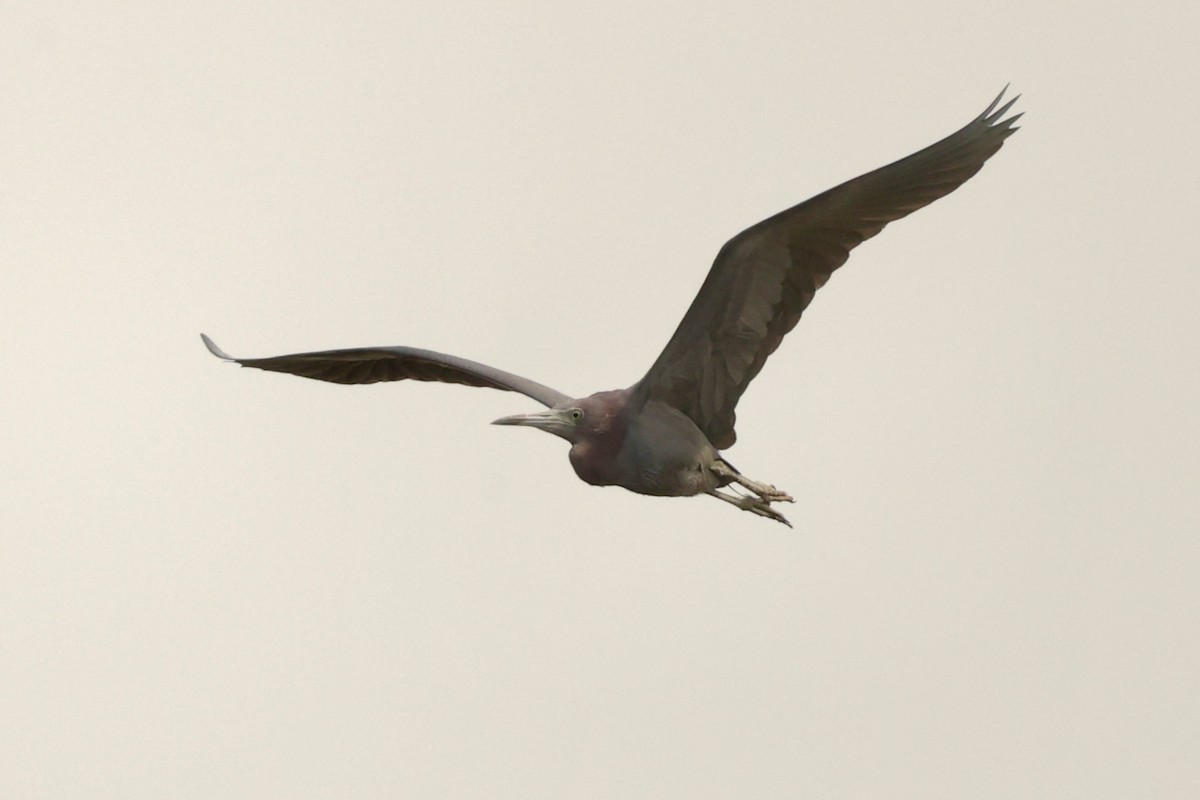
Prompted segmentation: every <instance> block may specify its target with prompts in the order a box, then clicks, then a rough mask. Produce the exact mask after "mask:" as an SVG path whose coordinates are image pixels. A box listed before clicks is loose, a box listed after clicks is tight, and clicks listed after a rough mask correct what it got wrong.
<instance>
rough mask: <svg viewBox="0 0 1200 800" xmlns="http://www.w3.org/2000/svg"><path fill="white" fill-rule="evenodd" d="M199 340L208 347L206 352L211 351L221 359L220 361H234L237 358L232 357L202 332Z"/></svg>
mask: <svg viewBox="0 0 1200 800" xmlns="http://www.w3.org/2000/svg"><path fill="white" fill-rule="evenodd" d="M200 340H201V341H202V342H204V346H205V347H207V348H208V352H210V353H212V354H213V355H214V356H216V357H217V358H219V359H221V360H222V361H234V362H236V361H237V359H236V358H234V357H233V356H231V355H229V353H226V352H225V351H224V350H222V349H221V348H219V347H217V343H216V342H214V341H213V340H212V339H210V338H208V335H207V334H204V333H202V334H200Z"/></svg>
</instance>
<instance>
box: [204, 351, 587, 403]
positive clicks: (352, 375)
mask: <svg viewBox="0 0 1200 800" xmlns="http://www.w3.org/2000/svg"><path fill="white" fill-rule="evenodd" d="M200 338H201V339H203V340H204V345H205V346H206V347H207V348H208V349H209V352H211V353H212V354H213V355H214V356H216V357H217V358H220V359H224V360H225V361H233V362H235V363H238V364H241V365H242V366H243V367H254V368H255V369H265V370H268V371H270V372H287V373H290V374H292V375H299V376H301V377H304V378H312V379H314V380H318V381H329V382H331V383H379V382H380V381H408V380H412V381H437V382H439V383H460V384H462V385H463V386H484V387H487V388H489V389H501V390H503V391H506V392H519V393H521V394H523V395H525V396H527V397H532V398H533V399H534V400H537V401H538V402H539V403H541V404H542V405H544V406H547V407H551V406H555V405H557V404H559V403H563V402H566V401H568V400H570V399H571V398H570V397H568V396H567V395H565V394H563V393H561V392H556V391H555V390H554V389H551V388H550V387H548V386H543V385H542V384H540V383H537V382H536V381H531V380H529V379H528V378H522V377H521V376H519V375H513V374H512V373H511V372H505V371H504V370H502V369H496V368H495V367H489V366H487V365H486V364H480V363H477V362H475V361H468V360H467V359H465V358H459V357H458V356H448V355H446V354H444V353H435V352H433V351H432V350H420V349H417V348H415V347H361V348H355V349H353V350H324V351H321V352H318V353H294V354H292V355H286V356H274V357H272V358H234V357H233V356H231V355H229V354H228V353H226V352H225V351H224V350H222V349H221V348H219V347H217V345H216V343H215V342H214V341H213V340H212V339H210V338H208V337H207V336H205V335H204V334H203V333H202V334H200Z"/></svg>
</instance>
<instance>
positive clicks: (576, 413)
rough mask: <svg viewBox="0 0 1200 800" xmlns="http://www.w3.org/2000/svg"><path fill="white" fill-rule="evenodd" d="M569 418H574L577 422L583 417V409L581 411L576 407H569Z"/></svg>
mask: <svg viewBox="0 0 1200 800" xmlns="http://www.w3.org/2000/svg"><path fill="white" fill-rule="evenodd" d="M571 419H573V420H575V421H577V422H578V421H579V420H581V419H583V411H582V409H578V408H572V409H571Z"/></svg>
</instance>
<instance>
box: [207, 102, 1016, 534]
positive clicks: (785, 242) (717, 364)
mask: <svg viewBox="0 0 1200 800" xmlns="http://www.w3.org/2000/svg"><path fill="white" fill-rule="evenodd" d="M1007 89H1008V87H1005V89H1004V90H1002V91H1001V92H1000V94H999V95H997V97H996V99H995V100H993V101H992V102H991V104H990V105H988V107H987V108H986V109H985V110H984V112H983V113H982V114H980V115H979V116H978V117H976V118H975V119H973V120H972V121H971V122H969V123H967V124H966V125H965V126H963V127H962V128H960V129H959V130H958V131H956V132H955V133H952V134H950V135H949V136H947V137H946V138H944V139H941V140H940V141H938V142H936V143H934V144H932V145H930V146H929V147H926V148H925V149H923V150H920V151H918V152H916V153H913V154H912V155H910V156H908V157H906V158H902V159H900V160H899V161H895V162H893V163H891V164H888V165H887V166H884V167H880V168H879V169H876V170H874V171H872V172H868V173H866V174H864V175H860V176H859V177H857V178H854V179H852V180H849V181H846V182H845V183H842V184H840V185H838V186H835V187H834V188H832V189H829V190H828V191H825V192H822V193H821V194H818V195H816V196H815V197H812V198H810V199H808V200H806V201H804V202H802V203H800V204H799V205H796V206H793V207H791V208H789V209H787V210H785V211H782V212H780V213H778V214H776V215H774V216H772V217H769V218H767V219H765V220H763V221H762V222H759V223H757V224H756V225H753V226H751V227H749V228H747V229H746V230H744V231H742V232H741V233H739V234H738V235H736V236H734V237H733V238H732V239H730V240H729V241H728V242H726V243H725V245H724V246H723V247H722V248H721V249H720V251H719V252H718V253H717V257H716V259H715V260H714V262H713V264H712V267H711V268H710V269H709V272H708V276H707V278H705V280H704V283H703V284H702V285H701V287H700V291H699V293H698V294H697V295H696V297H695V299H694V300H693V301H692V304H691V306H690V307H689V308H688V310H687V312H686V313H685V314H684V316H683V319H682V321H680V323H679V326H678V327H677V328H676V329H675V333H674V334H673V335H672V336H671V338H670V340H669V341H668V342H667V345H666V347H665V348H664V349H663V350H662V352H661V353H660V354H659V356H658V358H657V359H656V360H655V361H654V363H653V364H651V366H650V369H649V370H648V371H647V372H646V374H645V375H644V376H643V377H642V379H641V380H639V381H638V382H637V383H635V384H633V385H632V386H630V387H628V388H626V389H615V390H611V391H602V392H597V393H595V394H591V395H588V396H586V397H579V398H575V397H571V396H570V395H567V394H563V393H562V392H560V391H557V390H555V389H551V388H550V387H548V386H545V385H543V384H541V383H538V382H536V381H533V380H530V379H529V378H524V377H521V376H519V375H514V374H513V373H511V372H505V371H504V370H501V369H497V368H496V367H491V366H488V365H486V364H480V363H478V362H475V361H470V360H468V359H465V358H460V357H459V356H453V355H447V354H445V353H438V352H434V351H432V350H423V349H419V348H416V347H403V346H401V347H363V348H353V349H347V350H324V351H320V352H311V353H294V354H291V355H282V356H273V357H270V358H234V357H233V356H231V355H229V354H227V353H226V352H225V351H224V350H222V349H221V348H220V347H218V346H217V345H216V343H215V342H213V340H212V339H210V338H209V337H208V336H206V335H205V334H203V333H202V334H200V337H201V339H202V340H203V341H204V344H205V345H206V346H207V347H208V349H209V350H210V351H211V352H212V354H213V355H215V356H217V357H218V358H220V359H223V360H225V361H230V362H235V363H237V364H241V365H242V366H244V367H254V368H255V369H262V370H268V371H271V372H285V373H289V374H292V375H300V376H302V377H305V378H313V379H315V380H320V381H330V382H332V383H341V384H365V383H378V382H381V381H402V380H416V381H436V382H441V383H456V384H462V385H465V386H479V387H487V388H491V389H500V390H503V391H508V392H517V393H519V394H523V395H525V396H526V397H529V398H530V399H532V400H535V401H537V402H538V403H540V404H542V405H543V406H545V407H546V408H545V410H541V411H535V412H532V413H523V414H513V415H511V416H506V417H501V418H500V419H497V420H495V421H494V422H493V423H492V424H493V425H522V426H526V427H530V428H536V429H538V430H542V431H545V432H547V433H551V434H554V435H555V436H558V437H560V438H562V439H565V440H567V442H568V443H570V445H571V449H570V452H569V458H570V461H571V466H572V467H574V469H575V473H576V474H577V475H578V476H579V477H580V478H581V479H582V480H584V481H586V482H587V483H589V484H592V485H594V486H620V487H623V488H625V489H628V490H629V491H632V492H637V493H639V494H644V495H654V496H661V497H690V496H696V495H701V494H705V495H710V496H712V497H716V498H718V499H720V500H723V501H724V502H726V503H729V504H731V505H733V506H735V507H736V508H739V509H742V510H743V511H749V512H751V513H753V514H756V515H758V516H760V517H765V518H767V519H771V520H775V521H776V522H780V523H783V524H784V525H787V526H788V527H791V523H790V522H788V520H787V518H786V517H784V515H783V514H782V513H780V512H779V511H778V510H777V509H776V508H774V507H773V504H775V503H784V502H786V503H792V502H795V501H794V499H793V498H792V496H791V495H790V494H788V493H787V492H785V491H781V490H779V489H776V488H775V486H773V485H772V484H769V483H765V482H762V481H757V480H753V479H751V478H748V477H746V476H745V475H743V474H742V473H741V472H740V471H739V470H738V469H737V468H736V467H734V466H733V464H732V463H730V461H729V460H728V459H727V458H726V457H725V455H724V454H723V451H725V450H728V449H729V448H730V447H732V446H733V444H734V442H735V441H736V439H737V434H736V433H735V430H734V428H735V422H736V417H735V414H734V411H735V408H736V406H737V403H738V400H739V399H740V398H741V396H742V393H743V392H745V391H746V387H747V386H748V385H749V384H750V382H751V381H752V380H754V378H755V376H757V375H758V373H759V371H760V370H761V369H762V368H763V365H764V364H765V363H766V361H767V358H768V357H769V356H770V355H771V354H772V353H774V352H775V350H776V349H777V348H778V347H779V345H780V343H781V342H782V341H783V337H784V336H785V335H787V333H788V332H789V331H791V330H792V328H794V327H795V326H796V323H797V322H799V320H800V315H801V314H802V313H803V312H804V310H805V309H806V308H807V307H808V304H809V303H810V302H812V299H813V296H814V295H815V294H816V292H817V290H818V289H820V288H821V287H822V286H824V285H825V283H826V281H828V280H829V277H830V275H831V274H832V273H833V271H834V270H836V269H837V268H838V267H840V266H841V265H842V264H843V263H845V261H846V259H847V258H848V257H849V254H850V251H851V250H853V249H854V248H855V247H857V246H858V245H860V244H862V243H863V242H864V241H866V240H867V239H870V238H871V237H872V236H874V235H875V234H877V233H879V232H880V231H881V230H883V228H884V226H886V225H887V224H888V223H889V222H893V221H895V220H898V219H900V218H901V217H905V216H907V215H909V214H911V213H912V212H914V211H916V210H917V209H919V208H922V207H924V206H927V205H929V204H930V203H932V202H933V201H934V200H937V199H938V198H940V197H943V196H945V195H947V194H949V193H950V192H952V191H954V190H955V189H957V188H958V187H959V186H961V185H962V184H963V183H964V182H965V181H966V180H967V179H968V178H970V177H971V176H973V175H974V174H975V173H977V172H978V171H979V170H980V168H981V167H983V164H984V162H985V161H987V160H988V159H989V158H991V157H992V156H993V155H994V154H995V153H996V151H998V150H999V149H1000V147H1001V145H1003V143H1004V140H1005V139H1007V138H1008V137H1009V136H1011V135H1012V134H1013V133H1014V132H1016V131H1017V130H1018V128H1017V127H1015V126H1014V124H1015V123H1016V121H1017V120H1018V119H1020V118H1021V116H1022V115H1021V114H1014V115H1013V116H1009V117H1005V115H1006V114H1007V113H1008V112H1009V109H1010V108H1012V105H1013V104H1014V103H1015V102H1016V101H1017V99H1019V95H1018V96H1017V97H1013V98H1012V99H1011V100H1009V101H1008V102H1006V103H1004V105H1000V103H1001V101H1002V100H1003V99H1004V95H1005V92H1006V91H1007Z"/></svg>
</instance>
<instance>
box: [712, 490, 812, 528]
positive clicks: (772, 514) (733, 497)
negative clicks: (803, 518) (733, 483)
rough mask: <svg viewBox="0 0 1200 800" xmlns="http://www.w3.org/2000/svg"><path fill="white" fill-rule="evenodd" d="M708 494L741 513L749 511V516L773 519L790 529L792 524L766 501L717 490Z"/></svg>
mask: <svg viewBox="0 0 1200 800" xmlns="http://www.w3.org/2000/svg"><path fill="white" fill-rule="evenodd" d="M709 494H711V495H712V496H713V497H715V498H717V499H718V500H724V501H725V502H726V503H729V504H730V505H734V506H737V507H738V508H740V509H741V510H742V511H749V512H750V513H751V514H757V515H758V516H760V517H766V518H767V519H773V520H775V521H776V522H782V523H783V524H784V525H787V526H788V527H789V528H790V527H792V523H790V522H788V521H787V517H785V516H784V515H783V514H780V513H779V512H778V511H776V510H775V509H773V508H771V506H770V504H769V502H768V501H765V500H761V499H759V498H757V497H750V496H749V495H743V494H733V493H732V492H722V491H720V490H719V489H713V490H712V491H710V492H709Z"/></svg>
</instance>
